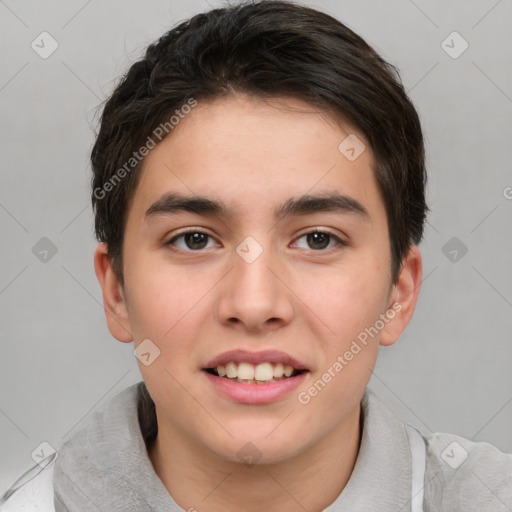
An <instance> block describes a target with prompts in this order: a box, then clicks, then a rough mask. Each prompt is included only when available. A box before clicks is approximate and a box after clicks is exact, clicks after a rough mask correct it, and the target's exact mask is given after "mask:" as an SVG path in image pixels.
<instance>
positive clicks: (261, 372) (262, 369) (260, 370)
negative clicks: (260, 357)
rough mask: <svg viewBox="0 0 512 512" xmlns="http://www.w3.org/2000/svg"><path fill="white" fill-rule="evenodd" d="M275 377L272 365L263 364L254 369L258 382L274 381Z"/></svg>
mask: <svg viewBox="0 0 512 512" xmlns="http://www.w3.org/2000/svg"><path fill="white" fill-rule="evenodd" d="M238 371H240V370H238ZM273 377H274V368H272V365H271V364H270V363H261V364H259V365H258V366H256V368H255V369H254V378H255V379H256V380H272V378H273Z"/></svg>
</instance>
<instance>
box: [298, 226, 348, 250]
mask: <svg viewBox="0 0 512 512" xmlns="http://www.w3.org/2000/svg"><path fill="white" fill-rule="evenodd" d="M301 239H305V240H306V244H304V243H302V244H300V243H299V242H298V241H299V240H301ZM295 244H296V245H297V246H298V247H301V248H304V249H311V250H313V251H322V250H324V249H331V248H333V247H334V246H336V245H347V244H346V243H345V242H344V241H343V240H341V239H340V238H339V237H337V236H336V235H334V234H332V233H328V232H325V231H311V232H309V233H304V234H303V235H302V236H300V237H299V238H297V242H296V243H295Z"/></svg>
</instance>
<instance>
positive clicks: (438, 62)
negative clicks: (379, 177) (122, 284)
mask: <svg viewBox="0 0 512 512" xmlns="http://www.w3.org/2000/svg"><path fill="white" fill-rule="evenodd" d="M304 3H306V2H304ZM210 5H212V6H221V5H222V3H221V2H217V1H213V0H210V3H207V2H206V1H205V0H186V1H185V0H183V1H178V0H173V1H169V0H167V1H165V0H151V1H145V2H142V1H135V0H132V1H126V0H125V1H121V0H115V1H109V2H98V1H94V0H89V1H86V0H73V1H67V2H63V1H61V2H51V1H48V2H40V1H35V0H33V1H22V2H15V1H14V0H5V1H2V2H0V39H1V44H0V48H1V50H0V52H1V59H2V66H1V70H0V106H1V115H0V125H1V136H2V137H1V148H2V151H1V161H2V163H1V170H0V173H1V174H0V176H1V187H0V229H1V234H2V247H1V251H0V258H1V260H0V315H1V318H0V321H1V324H0V325H1V345H0V494H1V493H2V492H4V491H5V489H6V488H7V487H8V486H9V485H10V484H11V483H12V482H13V481H14V480H15V479H16V477H17V476H18V475H19V474H21V473H22V472H23V471H25V470H26V469H28V468H29V467H30V466H31V465H33V464H34V462H33V459H32V455H31V454H32V453H33V452H34V451H35V450H38V449H39V448H38V447H39V445H40V443H42V442H47V443H49V444H50V445H52V446H54V447H56V448H57V447H59V446H60V445H61V444H62V442H63V440H64V439H67V438H68V437H69V436H70V435H72V434H73V433H74V432H75V431H76V429H78V428H79V427H80V426H82V425H83V424H84V423H85V422H86V421H87V419H88V418H89V417H90V415H91V413H92V412H93V411H94V410H95V409H96V408H97V407H100V406H101V405H103V404H104V403H106V402H107V401H108V400H110V399H111V398H112V397H113V396H114V395H116V394H117V393H119V392H120V391H121V390H122V389H124V388H126V387H128V386H129V385H131V384H132V383H135V382H137V381H139V380H141V377H140V373H139V370H138V367H137V364H136V359H135V357H134V356H133V344H122V343H119V342H117V341H116V340H114V339H113V338H112V337H111V335H110V333H109V332H108V330H107V327H106V323H105V318H104V313H103V308H102V301H101V294H100V288H99V285H98V283H97V281H96V277H95V275H94V268H93V251H94V248H95V240H94V238H93V217H92V211H91V207H90V201H89V193H90V192H89V181H90V167H89V163H88V158H89V153H90V150H91V147H92V144H93V132H92V127H96V126H97V118H98V116H97V114H98V110H97V106H98V105H99V104H100V103H101V102H102V101H103V100H104V99H105V98H106V97H107V96H108V95H109V94H110V92H111V91H112V89H113V86H114V83H115V81H116V80H117V78H118V77H119V76H120V75H121V74H122V73H124V72H125V71H126V70H127V68H128V66H129V65H130V64H131V63H133V62H134V61H135V60H136V59H137V58H139V57H140V56H141V55H142V52H143V50H144V48H145V47H146V46H147V44H149V43H150V42H152V41H153V40H154V39H156V38H157V37H159V36H160V35H161V34H162V33H163V32H164V31H166V30H168V29H169V28H170V27H171V26H174V25H175V24H176V23H177V22H179V21H181V20H184V19H185V18H188V17H190V16H192V15H193V14H196V13H198V12H200V11H203V10H205V9H208V8H209V6H210ZM307 5H310V6H312V7H316V8H319V9H321V10H325V11H326V12H328V13H330V14H332V15H334V16H335V17H337V18H338V19H340V20H341V21H343V22H344V23H346V24H347V25H348V26H349V27H350V28H352V29H353V30H355V31H356V32H357V33H359V34H360V35H362V36H363V37H364V38H365V39H366V40H367V41H368V43H370V44H371V45H372V46H373V47H374V48H375V49H376V50H377V51H378V52H380V53H381V55H382V56H383V57H384V58H385V59H387V60H388V61H390V62H391V63H393V64H395V65H396V66H397V67H398V68H399V69H400V71H401V76H402V79H403V81H404V84H405V87H406V89H407V91H408V92H409V95H410V97H411V99H412V101H413V102H414V104H415V106H416V107H417V109H418V111H419V114H420V117H421V119H422V123H423V127H424V131H425V136H426V145H427V155H428V160H427V163H428V173H429V180H430V181H429V185H428V202H429V206H430V208H431V210H432V212H431V214H430V216H429V224H428V225H427V227H426V233H425V239H424V241H423V242H422V243H421V245H420V249H421V252H422V254H423V258H424V281H423V284H422V290H421V294H420V299H419V303H418V306H417V310H416V314H415V316H414V318H413V320H412V322H411V323H410V325H409V326H408V328H407V329H406V331H405V333H404V335H403V336H402V338H401V340H400V341H399V342H398V343H397V344H396V345H394V346H392V347H388V348H382V349H381V352H380V356H379V361H378V364H377V367H376V369H375V372H374V374H373V376H372V380H371V382H370V387H371V388H372V389H373V390H374V391H375V392H376V393H377V394H378V395H379V396H380V397H381V399H382V400H383V401H384V402H385V403H386V404H387V405H388V406H389V407H390V408H391V409H392V410H394V411H395V412H396V413H397V414H398V416H399V417H401V418H402V419H403V420H404V421H406V422H410V423H412V424H413V425H416V426H417V427H418V428H420V429H421V430H422V431H423V433H425V434H430V433H431V432H432V431H436V432H451V433H456V434H459V435H462V436H464V437H467V438H469V439H473V440H476V441H488V442H491V443H493V444H495V445H496V446H497V447H498V448H500V449H501V450H503V451H507V452H511V451H512V428H511V425H512V371H511V361H512V339H511V333H512V264H511V263H512V227H511V226H512V168H511V162H512V143H511V140H512V139H511V135H512V134H511V131H512V130H511V119H512V71H511V70H512V66H511V63H512V31H511V30H510V26H511V25H510V23H511V21H510V20H512V2H511V1H510V0H501V1H496V0H473V1H467V0H459V1H451V2H446V1H444V2H443V1H440V0H438V1H436V0H415V1H412V0H391V1H387V2H381V1H377V0H375V1H370V0H364V1H361V0H346V1H340V0H330V1H329V0H323V1H321V0H316V1H310V2H307ZM42 40H43V43H41V41H42Z"/></svg>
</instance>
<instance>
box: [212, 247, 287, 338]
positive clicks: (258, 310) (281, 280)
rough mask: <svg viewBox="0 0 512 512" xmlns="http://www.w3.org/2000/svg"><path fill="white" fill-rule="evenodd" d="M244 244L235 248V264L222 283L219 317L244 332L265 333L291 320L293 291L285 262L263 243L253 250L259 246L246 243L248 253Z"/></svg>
mask: <svg viewBox="0 0 512 512" xmlns="http://www.w3.org/2000/svg"><path fill="white" fill-rule="evenodd" d="M253 243H254V242H253ZM243 248H244V247H242V250H238V251H233V255H232V258H231V262H230V263H232V265H233V268H232V270H231V272H229V273H228V274H227V275H226V278H225V279H224V280H223V281H222V282H221V283H220V284H221V288H220V294H219V298H218V301H217V305H216V310H217V317H218V320H219V321H220V322H221V323H223V324H225V325H227V326H231V327H233V326H234V327H236V328H238V329H240V330H242V331H244V332H251V333H264V334H266V333H268V332H270V331H273V330H277V329H279V328H281V327H283V326H284V325H287V324H288V323H290V321H291V320H292V318H293V314H294V307H293V301H292V300H293V291H292V290H291V289H290V288H289V286H288V285H287V284H286V275H285V274H286V273H285V272H284V266H283V262H279V259H278V256H277V255H275V254H272V251H271V250H270V249H267V248H265V249H263V248H262V247H261V248H258V249H259V250H258V251H257V252H256V253H254V251H255V250H256V248H255V247H254V245H251V244H249V246H247V245H246V246H245V249H249V250H248V251H246V252H245V253H244V252H243ZM239 249H240V247H239ZM261 249H263V251H262V252H261V254H259V255H258V256H257V257H256V258H255V259H253V257H254V255H255V254H258V252H259V251H261ZM251 251H252V252H253V254H251Z"/></svg>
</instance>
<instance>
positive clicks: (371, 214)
mask: <svg viewBox="0 0 512 512" xmlns="http://www.w3.org/2000/svg"><path fill="white" fill-rule="evenodd" d="M350 134H353V135H356V136H357V137H358V138H359V140H360V141H361V142H364V143H365V144H366V149H365V150H364V151H363V152H362V153H361V154H360V155H359V156H358V157H357V158H356V159H355V160H354V159H353V158H350V159H349V158H347V156H346V155H347V154H349V155H350V156H352V154H351V153H350V150H349V153H347V152H346V151H345V153H343V152H342V151H340V149H339V146H340V143H342V141H344V139H345V138H346V137H347V136H348V135H350ZM343 147H344V146H342V148H343ZM373 165H374V162H373V157H372V154H371V150H370V148H369V146H368V144H367V143H366V142H365V141H364V138H363V136H362V135H361V134H360V133H357V132H355V131H353V130H351V129H350V127H348V126H345V127H343V126H340V125H339V124H337V123H336V122H335V121H334V120H333V119H330V118H329V117H327V116H326V115H325V114H322V113H319V112H318V111H316V110H315V109H313V108H312V107H310V106H308V105H307V104H305V103H303V102H301V101H299V100H296V99H276V100H272V101H269V102H263V101H261V100H255V99H250V98H247V97H244V96H233V97H230V98H225V99H221V100H216V101H214V102H211V103H199V104H198V106H197V107H196V108H195V109H193V110H192V112H191V113H190V114H188V115H187V116H186V117H185V118H184V119H182V120H181V121H180V123H179V125H178V126H176V127H175V128H174V130H173V131H172V133H171V135H170V136H168V137H167V138H166V139H165V140H164V141H163V142H162V143H160V144H159V145H158V146H157V147H156V148H155V149H154V150H152V151H151V152H150V154H149V155H148V156H147V157H146V159H145V161H144V166H143V170H142V174H141V179H140V182H139V185H138V187H137V190H136V193H135V195H134V197H133V202H132V203H131V206H130V210H129V214H128V218H127V224H126V230H125V236H124V248H123V274H124V287H123V288H121V287H120V286H119V283H117V282H116V280H115V277H114V276H113V273H112V271H111V269H110V267H109V264H108V258H106V259H105V258H104V259H103V260H102V261H103V263H101V261H100V260H101V255H100V253H101V248H99V249H98V251H97V255H96V259H97V261H96V268H97V272H98V275H99V277H100V281H101V282H102V286H103V291H104V294H105V301H106V302H109V303H110V304H112V307H111V314H110V315H109V316H108V319H109V320H108V321H109V327H110V329H111V332H112V333H113V334H114V336H116V337H117V338H118V339H120V340H121V341H126V342H128V341H131V340H132V339H133V340H134V342H135V346H136V347H138V346H139V345H140V344H141V342H143V340H150V341H149V342H148V341H145V343H146V345H142V346H141V347H148V350H147V349H144V351H145V352H149V353H150V355H149V356H146V359H147V361H146V362H148V361H152V362H151V363H150V364H147V365H146V364H143V363H142V362H139V367H140V371H141V373H142V376H143V378H144V381H145V382H146V385H147V388H148V390H149V392H150V394H151V396H152V398H153V400H154V401H155V404H156V409H157V416H158V422H159V432H163V429H165V431H167V432H172V433H173V435H175V436H181V438H182V439H184V440H186V441H187V442H188V443H190V446H194V447H195V448H196V449H201V448H204V449H205V450H209V451H210V452H213V453H214V454H216V455H218V456H219V457H222V458H223V459H226V460H233V461H237V460H238V459H239V458H240V454H239V451H240V450H241V449H242V448H243V447H244V446H246V445H247V443H249V442H250V443H252V444H253V445H254V446H255V447H256V448H251V449H252V450H257V453H258V457H261V459H260V461H261V462H275V461H282V460H285V459H289V458H291V457H293V456H295V455H299V454H300V453H302V452H305V451H306V450H308V449H309V448H311V447H313V446H314V445H315V444H317V443H321V442H323V441H325V440H326V439H329V438H330V437H332V436H334V435H335V434H336V432H339V431H340V429H343V425H344V424H345V423H346V421H347V420H348V419H349V418H350V417H351V415H354V411H357V410H358V404H359V401H360V399H361V396H362V394H363V391H364V389H365V387H366V385H367V383H368V380H369V378H370V375H371V372H372V370H373V367H374V364H375V360H376V356H377V351H378V345H379V342H380V343H381V344H391V343H392V342H394V341H395V340H396V339H397V338H398V336H399V334H400V332H401V331H402V329H403V328H404V327H405V325H406V323H407V322H408V320H409V318H410V314H412V311H411V307H412V309H414V303H415V293H412V294H411V290H412V288H413V285H415V284H417V283H418V279H419V277H418V276H419V270H418V269H419V266H418V265H419V263H418V261H419V259H418V258H419V257H418V256H417V255H416V256H415V259H414V258H413V260H414V262H415V263H414V264H413V266H412V267H411V266H410V265H409V264H408V263H406V265H405V266H404V268H405V270H404V271H403V273H402V274H401V277H400V279H399V281H398V283H397V284H396V285H393V283H392V279H391V273H390V269H391V259H390V258H391V256H390V243H389V237H388V225H387V220H386V213H385V208H384V204H383V202H382V199H381V197H380V195H379V191H378V188H377V185H376V181H375V178H374V173H373V170H372V166H373ZM194 196H200V198H201V200H196V201H195V202H190V201H188V200H190V199H191V198H192V197H194ZM313 197H315V198H317V200H313V199H312V198H313ZM187 201H188V202H187ZM104 252H105V251H104ZM412 254H413V255H415V254H416V253H412ZM103 256H105V254H103ZM408 265H409V266H408ZM410 268H412V269H413V270H412V271H410ZM408 269H409V270H408ZM116 287H117V289H118V294H116V293H115V292H114V291H113V290H114V289H115V288H116ZM416 288H417V286H416ZM393 304H394V305H393ZM369 333H370V334H369ZM365 334H366V336H365ZM363 340H364V341H363ZM158 350H159V351H160V352H159V355H158V356H157V357H156V358H155V359H154V360H153V357H155V355H156V354H158ZM233 363H234V364H233ZM269 363H270V364H269ZM280 365H282V366H280ZM289 366H291V367H292V368H293V369H290V368H286V367H289ZM283 370H284V371H285V374H284V375H283ZM225 372H227V376H220V375H218V374H221V375H222V374H223V373H225ZM254 372H255V373H254ZM274 372H275V375H278V377H277V378H274V380H272V381H270V382H267V381H268V379H270V378H272V375H274ZM290 372H293V373H292V375H291V376H290V377H286V374H289V373H290ZM279 375H282V376H281V377H279ZM237 379H238V380H244V381H245V382H239V381H238V380H237ZM254 379H256V380H258V382H255V380H254ZM246 449H248V448H246ZM237 454H238V455H237Z"/></svg>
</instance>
